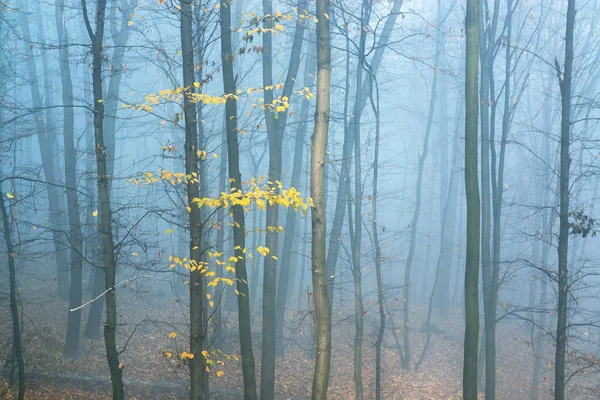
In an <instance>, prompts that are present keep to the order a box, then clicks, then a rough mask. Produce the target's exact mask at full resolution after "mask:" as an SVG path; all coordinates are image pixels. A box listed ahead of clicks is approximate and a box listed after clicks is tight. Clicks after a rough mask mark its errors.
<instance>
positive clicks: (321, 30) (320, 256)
mask: <svg viewBox="0 0 600 400" xmlns="http://www.w3.org/2000/svg"><path fill="white" fill-rule="evenodd" d="M316 5H317V10H316V17H317V19H318V22H317V93H316V110H315V129H314V132H313V136H312V139H311V142H312V150H311V161H310V195H311V197H312V200H313V203H314V206H313V207H312V208H311V219H312V241H311V243H312V245H311V247H312V249H311V260H312V281H313V299H314V302H315V313H316V320H317V332H316V337H317V343H316V350H317V352H316V358H315V371H314V375H313V384H312V399H313V400H325V399H326V398H327V386H328V385H329V368H330V364H331V311H330V308H329V298H328V293H327V278H326V275H325V240H326V237H327V235H326V234H327V232H326V231H327V226H326V222H327V221H326V212H325V211H326V210H325V196H324V192H323V189H324V167H325V162H326V160H325V150H326V149H327V135H328V130H329V113H330V91H331V47H330V46H331V44H330V34H329V18H328V16H329V2H328V1H327V0H317V2H316Z"/></svg>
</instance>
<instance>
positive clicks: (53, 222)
mask: <svg viewBox="0 0 600 400" xmlns="http://www.w3.org/2000/svg"><path fill="white" fill-rule="evenodd" d="M16 4H17V8H18V9H20V10H22V11H23V12H19V13H18V14H19V21H20V24H21V30H22V32H23V53H24V54H32V52H33V48H30V47H29V43H31V33H30V31H29V22H28V18H27V12H26V11H25V10H24V7H23V2H22V0H18V1H17V3H16ZM26 64H27V74H28V75H27V76H28V79H29V88H30V90H31V102H32V104H33V108H34V110H35V113H34V116H35V129H36V131H37V138H38V143H39V149H40V156H41V159H42V168H43V170H44V177H45V179H46V182H48V183H50V184H54V183H56V178H55V176H54V171H55V170H56V168H55V166H54V159H53V158H52V156H53V153H52V151H51V149H52V146H53V144H54V141H53V140H50V135H49V134H48V124H45V123H44V117H43V114H42V112H41V111H42V109H43V105H42V100H41V99H42V98H41V95H40V88H39V85H38V78H37V77H38V75H37V68H36V65H35V59H34V58H32V57H31V58H30V57H27V58H26ZM46 190H47V193H48V204H49V206H50V207H49V214H50V229H51V230H52V236H53V239H54V240H53V242H54V251H55V252H56V274H57V278H58V295H59V296H60V297H61V298H63V299H67V298H68V293H69V276H68V273H67V271H68V266H67V258H66V252H65V250H64V249H63V248H62V247H63V246H61V244H60V243H61V242H62V239H61V224H60V214H59V212H60V210H61V209H62V207H61V206H60V203H61V201H60V198H59V196H58V192H57V189H56V187H55V186H52V185H46Z"/></svg>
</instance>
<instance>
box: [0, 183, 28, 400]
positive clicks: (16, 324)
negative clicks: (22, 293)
mask: <svg viewBox="0 0 600 400" xmlns="http://www.w3.org/2000/svg"><path fill="white" fill-rule="evenodd" d="M4 196H5V195H4V192H2V189H1V188H0V211H1V212H2V223H3V225H4V226H3V227H4V241H5V242H6V255H7V258H8V275H9V286H10V314H11V317H12V342H13V349H14V351H13V354H14V355H15V356H16V359H17V369H18V376H19V394H18V397H17V399H18V400H25V363H24V362H23V344H22V342H21V322H20V321H19V305H18V303H17V301H18V300H17V274H16V268H15V251H14V250H13V244H12V238H11V235H10V223H9V220H8V212H7V211H6V206H5V204H4Z"/></svg>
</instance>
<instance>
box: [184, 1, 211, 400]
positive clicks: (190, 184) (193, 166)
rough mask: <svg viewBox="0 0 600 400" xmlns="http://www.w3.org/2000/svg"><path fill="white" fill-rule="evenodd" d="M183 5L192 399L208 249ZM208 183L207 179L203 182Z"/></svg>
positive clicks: (202, 375) (194, 397) (199, 386)
mask: <svg viewBox="0 0 600 400" xmlns="http://www.w3.org/2000/svg"><path fill="white" fill-rule="evenodd" d="M179 4H180V7H181V8H180V12H181V14H180V18H181V25H180V35H181V55H182V63H183V65H182V68H183V87H184V89H185V93H186V95H185V96H184V100H183V111H184V118H185V144H184V147H185V173H186V176H187V179H186V180H187V202H188V204H187V205H188V206H189V207H190V208H189V211H188V214H189V223H190V231H189V232H190V241H189V254H190V352H191V353H192V354H193V355H194V358H192V359H190V360H189V363H190V399H191V400H202V399H204V387H205V385H206V384H207V381H208V376H207V375H206V371H205V368H206V359H205V358H204V356H203V355H202V352H203V351H204V350H205V345H204V339H205V335H206V330H205V326H204V304H203V303H204V285H203V274H204V272H203V269H204V264H203V257H202V254H203V252H204V251H205V249H204V248H203V247H204V243H203V241H202V227H203V220H202V215H201V209H200V207H198V206H197V205H195V204H193V203H192V202H193V201H194V199H197V198H198V197H199V196H200V191H199V186H200V185H199V183H200V180H201V176H199V175H198V163H199V157H198V126H197V120H196V105H195V104H194V99H193V97H192V95H193V94H194V93H195V86H194V43H193V40H194V38H193V35H192V32H193V31H192V2H191V1H186V0H182V1H180V2H179ZM202 184H204V182H202Z"/></svg>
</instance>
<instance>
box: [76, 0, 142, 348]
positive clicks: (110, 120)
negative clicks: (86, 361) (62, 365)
mask: <svg viewBox="0 0 600 400" xmlns="http://www.w3.org/2000/svg"><path fill="white" fill-rule="evenodd" d="M129 1H130V2H129V3H128V2H126V1H124V2H123V4H124V9H123V10H122V14H123V17H122V18H121V19H120V21H121V26H120V30H117V21H118V19H117V17H116V15H115V14H116V9H117V6H116V4H115V5H114V6H113V7H112V8H111V13H110V30H111V36H112V37H113V40H114V41H115V48H114V51H113V54H112V56H111V63H112V65H111V67H110V79H109V82H108V90H107V92H106V99H103V100H104V102H103V104H104V110H105V123H104V138H105V140H104V141H105V145H106V147H105V154H106V170H107V177H108V188H109V191H110V190H112V184H113V181H114V171H115V158H116V154H115V153H116V123H117V110H118V109H119V108H120V104H119V90H120V87H121V77H122V72H123V60H124V57H125V50H126V48H127V42H128V41H129V35H130V31H131V30H130V29H129V27H128V26H127V24H128V22H129V21H130V20H129V15H130V14H131V13H132V12H133V9H134V8H135V5H136V4H137V0H129ZM98 278H99V279H98ZM105 284H106V283H105V282H103V278H102V276H101V274H99V275H97V276H96V283H95V284H94V287H93V288H92V296H93V298H95V297H96V296H98V295H99V294H100V293H102V291H103V287H104V285H105ZM102 308H103V303H102V302H97V301H96V302H94V303H92V306H91V308H90V313H89V314H88V320H87V323H86V327H85V333H84V335H85V336H87V337H90V338H99V327H100V325H101V323H102V321H101V319H102Z"/></svg>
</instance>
